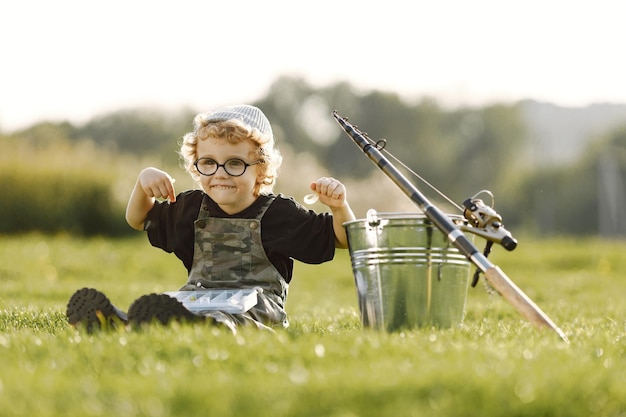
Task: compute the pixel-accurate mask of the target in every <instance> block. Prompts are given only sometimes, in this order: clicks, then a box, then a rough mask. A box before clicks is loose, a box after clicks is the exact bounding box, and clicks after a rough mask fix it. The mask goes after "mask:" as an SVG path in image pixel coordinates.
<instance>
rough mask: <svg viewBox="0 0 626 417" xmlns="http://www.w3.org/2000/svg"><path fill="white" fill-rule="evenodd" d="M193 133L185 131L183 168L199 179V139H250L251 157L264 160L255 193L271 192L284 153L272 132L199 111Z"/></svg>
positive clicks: (182, 154)
mask: <svg viewBox="0 0 626 417" xmlns="http://www.w3.org/2000/svg"><path fill="white" fill-rule="evenodd" d="M193 124H194V130H193V132H189V133H186V134H185V135H184V136H183V138H182V142H181V146H180V156H181V157H182V163H183V168H185V170H186V171H187V172H189V174H190V175H191V177H192V178H193V179H194V181H196V183H199V182H200V173H199V172H198V170H197V169H196V167H195V165H194V162H195V161H196V160H197V158H198V154H197V145H198V141H199V140H207V139H209V138H212V139H224V140H227V141H229V142H231V143H239V142H243V141H249V142H250V143H251V144H252V145H253V148H254V150H253V151H252V152H251V153H250V158H251V159H261V160H262V161H263V162H261V163H260V164H259V165H258V167H259V168H258V177H257V181H256V185H255V187H254V195H255V196H258V195H260V194H270V193H271V192H272V191H273V189H274V185H275V183H276V178H277V177H278V169H279V168H280V165H281V163H282V155H281V154H280V151H279V150H278V149H277V148H276V147H275V146H274V137H273V135H272V134H271V132H270V133H269V134H268V133H266V134H262V133H261V132H260V131H259V130H258V129H256V128H253V127H251V126H249V125H247V124H245V123H243V122H242V121H240V120H238V119H230V120H225V121H213V120H211V119H210V114H206V113H201V114H198V115H197V116H196V117H195V118H194V121H193Z"/></svg>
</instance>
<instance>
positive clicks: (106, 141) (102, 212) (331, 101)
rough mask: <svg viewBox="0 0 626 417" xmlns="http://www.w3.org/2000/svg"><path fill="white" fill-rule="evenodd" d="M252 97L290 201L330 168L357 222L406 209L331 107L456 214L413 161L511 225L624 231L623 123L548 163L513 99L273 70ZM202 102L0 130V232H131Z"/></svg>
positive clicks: (453, 193)
mask: <svg viewBox="0 0 626 417" xmlns="http://www.w3.org/2000/svg"><path fill="white" fill-rule="evenodd" d="M251 104H255V105H257V106H259V107H260V108H261V109H263V111H264V112H265V113H266V115H267V116H268V118H269V119H270V120H271V122H272V126H273V128H274V133H275V136H276V140H277V143H278V146H279V147H280V149H281V151H282V152H283V154H284V155H285V162H284V164H283V168H282V172H281V177H280V178H279V184H278V187H277V191H278V192H283V193H285V194H289V195H294V196H295V197H296V198H299V197H301V195H303V194H305V193H306V192H307V191H306V185H307V184H308V181H309V180H312V179H314V177H311V178H309V177H306V178H304V179H303V178H302V177H303V175H310V176H315V175H332V176H336V177H337V178H340V179H341V180H342V181H344V182H345V183H346V184H347V185H348V186H349V190H348V192H349V199H350V201H351V204H352V205H353V208H354V209H355V212H356V214H357V217H364V215H365V211H366V210H367V209H368V208H375V209H377V210H379V211H416V210H417V209H416V208H415V207H414V206H413V205H412V203H411V202H410V201H409V200H408V198H407V197H405V196H404V195H401V193H399V191H398V190H397V189H396V187H395V185H393V183H391V181H390V180H389V179H388V178H386V176H385V174H384V173H382V171H380V170H379V169H378V168H377V167H376V166H375V165H374V164H373V163H372V162H371V161H370V160H369V158H367V157H366V156H365V154H363V152H362V151H361V150H360V149H359V148H357V147H356V145H355V144H354V143H353V142H352V140H350V139H349V138H348V136H347V135H345V133H344V132H343V131H342V130H341V128H340V127H339V125H338V124H337V123H336V122H335V120H334V119H333V117H332V115H331V114H332V111H333V110H337V111H338V113H339V114H340V115H342V116H344V117H347V118H348V119H349V120H350V122H351V123H353V124H355V125H357V126H358V127H359V128H360V129H361V130H362V131H364V132H367V134H368V135H369V137H370V138H372V139H373V140H379V139H383V138H384V139H386V146H385V151H386V152H387V153H388V154H389V156H390V157H391V158H393V157H395V158H397V159H398V160H399V161H400V162H401V163H402V164H404V165H406V167H408V168H409V170H405V169H404V168H402V169H403V170H404V171H406V175H407V177H409V178H410V179H412V180H414V182H415V184H416V185H417V186H418V188H419V189H420V190H421V191H422V192H423V193H424V194H425V195H426V196H427V197H428V198H429V199H431V200H432V201H433V202H434V203H436V204H439V205H441V206H442V207H443V208H444V209H445V210H446V211H449V212H452V213H454V212H457V211H456V210H457V209H456V208H455V207H454V205H453V204H451V203H449V202H448V201H446V200H445V199H443V198H442V197H441V196H440V195H439V194H437V192H436V191H434V190H432V189H431V188H430V187H428V186H427V185H426V184H424V183H423V182H421V180H420V179H418V178H416V177H414V176H413V174H412V173H411V172H410V170H412V171H414V172H415V173H417V174H419V175H420V176H421V177H422V178H424V179H425V180H427V181H428V182H429V183H431V184H433V186H434V187H436V188H437V189H439V190H440V191H441V192H442V193H443V194H445V195H447V196H448V197H449V198H450V199H451V200H452V201H453V202H455V203H456V204H457V205H461V203H462V201H463V200H464V199H466V198H468V197H471V196H473V195H474V194H476V193H477V192H479V191H480V190H483V189H488V190H491V191H492V192H493V194H494V195H495V198H496V201H495V203H496V204H495V209H496V211H498V212H499V213H500V214H501V215H502V217H503V219H504V223H505V225H506V226H507V228H508V229H509V230H511V231H513V232H514V234H515V232H516V231H518V232H519V231H521V230H523V231H524V232H525V233H533V234H539V235H548V234H573V235H583V234H584V235H592V234H602V235H605V236H626V224H625V222H624V219H623V216H622V213H623V210H624V205H625V204H626V201H625V200H626V197H624V179H625V178H626V126H625V127H623V128H621V129H617V130H615V131H613V132H608V133H606V134H604V135H603V136H599V137H597V138H594V139H593V140H590V142H589V143H590V145H589V147H588V149H587V150H586V152H584V154H583V155H584V156H583V157H581V158H580V159H579V160H577V161H575V162H574V163H567V164H562V165H556V166H546V165H545V164H538V163H537V161H536V160H535V158H534V157H533V155H535V154H536V153H537V152H538V150H537V149H533V142H532V140H531V139H530V138H529V135H528V132H527V127H526V126H525V123H524V122H523V119H522V117H521V115H520V113H521V112H520V108H519V104H511V105H505V104H494V105H490V106H486V107H480V108H472V107H466V108H458V109H453V110H449V109H444V108H442V107H441V106H439V104H438V103H437V101H436V100H433V99H429V98H425V99H423V100H421V101H420V102H417V103H407V102H406V101H404V100H402V99H401V98H400V97H399V96H398V95H397V94H392V93H387V92H382V91H370V92H365V93H362V92H358V91H356V90H355V89H354V88H353V87H352V86H351V85H350V84H348V83H345V82H342V83H337V84H334V85H330V86H327V87H325V88H314V87H312V86H311V85H310V84H308V83H307V82H306V81H305V80H303V79H300V78H292V77H281V78H279V79H277V80H276V81H275V82H274V83H273V84H272V85H271V87H270V89H269V90H268V93H267V95H266V96H265V97H262V98H261V99H259V100H258V101H257V102H255V103H251ZM205 110H210V109H199V110H195V109H193V110H192V109H183V110H181V111H179V112H176V113H171V112H170V113H166V112H163V111H158V110H149V109H137V110H121V111H118V112H113V113H110V114H104V115H101V116H98V117H95V118H93V119H92V120H90V121H88V122H87V123H85V124H84V125H81V126H75V125H72V124H70V123H68V122H62V123H47V122H45V123H39V124H37V125H34V126H32V127H30V128H28V129H25V130H22V131H19V132H14V133H12V134H10V135H4V134H3V135H1V136H0V140H1V142H0V143H2V155H0V163H1V164H2V165H1V166H0V181H2V184H3V190H4V192H3V194H4V196H3V197H4V198H3V202H2V206H0V232H4V233H12V232H23V231H28V230H42V231H46V232H59V231H69V232H71V233H77V234H88V235H89V234H109V235H120V234H125V233H129V232H130V228H128V227H127V226H126V225H125V223H124V218H123V217H124V216H123V211H124V206H125V203H126V198H127V196H128V193H129V192H130V189H132V186H133V185H134V180H135V178H136V175H137V174H138V172H139V170H140V169H141V168H142V167H144V166H147V165H155V166H161V167H164V168H166V169H172V170H175V169H179V166H178V164H179V161H178V154H177V150H178V141H179V140H180V138H181V137H182V136H183V134H184V133H186V132H188V131H190V130H191V129H192V127H193V126H192V121H193V117H194V116H195V114H196V113H197V112H198V111H205ZM396 164H397V166H398V167H400V163H399V162H397V163H396ZM296 172H297V173H298V175H293V174H294V173H296ZM179 173H180V171H179ZM301 174H302V175H301ZM180 177H181V178H182V175H180ZM302 181H304V184H302ZM179 184H181V183H180V182H178V181H177V186H179ZM181 185H183V186H193V184H191V183H185V182H183V183H182V184H181ZM181 190H182V189H179V190H178V191H181ZM486 203H491V202H490V201H486ZM316 208H319V209H323V207H316ZM457 213H458V212H457Z"/></svg>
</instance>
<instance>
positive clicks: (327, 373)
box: [0, 234, 626, 417]
mask: <svg viewBox="0 0 626 417" xmlns="http://www.w3.org/2000/svg"><path fill="white" fill-rule="evenodd" d="M624 253H626V242H624V241H610V240H598V239H592V238H587V239H571V238H567V239H565V238H551V239H533V238H526V239H520V245H519V247H518V248H517V249H516V250H515V251H513V252H506V251H504V250H503V249H501V248H494V251H493V253H492V255H491V258H492V259H493V261H494V263H496V264H497V265H499V266H500V267H501V268H502V269H503V270H504V271H505V272H506V273H507V275H508V276H509V277H510V278H511V279H512V280H514V281H515V282H516V284H517V285H518V286H519V287H520V288H522V289H523V290H524V291H525V292H526V293H527V294H528V295H529V296H530V297H531V298H532V299H533V300H534V301H535V302H536V303H537V304H538V305H539V306H540V307H541V308H542V309H543V310H544V311H545V312H546V313H547V314H548V315H549V316H550V317H551V318H552V319H553V320H554V321H555V322H556V323H557V324H558V325H559V326H560V327H561V328H562V329H563V331H564V332H565V334H566V335H567V336H568V338H569V339H570V342H571V343H570V344H566V343H564V342H563V341H561V340H560V339H559V338H558V336H556V334H554V333H551V332H547V331H539V330H537V329H535V328H534V327H533V326H532V325H530V324H529V323H528V322H526V321H525V320H524V319H523V318H522V317H521V316H520V315H519V314H518V313H517V312H516V311H515V310H514V309H513V308H512V307H511V306H510V305H509V304H508V303H507V302H506V301H504V300H503V299H502V298H501V297H500V296H498V295H497V294H494V293H493V292H491V291H489V289H488V288H486V287H485V286H484V280H482V279H481V281H480V283H479V285H478V286H477V287H476V288H470V289H469V293H468V299H467V305H466V316H465V319H464V323H463V325H462V326H460V327H457V328H452V329H433V328H421V329H415V330H411V331H404V332H397V333H378V332H374V331H371V330H368V329H363V328H362V327H361V325H360V320H359V312H358V303H357V299H356V291H355V288H354V282H353V278H352V272H351V269H350V259H349V256H348V254H347V252H345V251H342V252H339V253H338V254H337V257H336V259H335V260H334V261H332V262H329V263H327V264H323V265H315V266H314V265H303V264H297V265H296V274H295V275H296V277H295V279H294V281H293V283H292V285H291V288H290V296H289V300H288V306H287V307H288V312H289V314H290V321H291V326H290V328H289V329H286V330H279V331H277V332H276V333H270V332H263V331H256V330H252V329H242V330H241V331H240V332H239V333H238V334H237V335H232V334H230V333H228V332H227V331H225V330H223V329H220V328H210V327H207V326H206V325H202V324H195V325H183V326H179V325H172V326H169V327H160V326H153V327H150V328H148V329H145V330H142V331H127V330H119V331H112V332H101V333H97V334H93V335H89V334H86V333H84V332H81V331H77V330H74V329H72V328H70V327H69V326H68V325H67V323H66V321H65V316H64V311H65V304H66V302H67V300H68V298H69V297H70V295H71V294H72V293H73V292H74V291H75V290H76V289H78V288H80V287H83V286H93V287H96V288H99V289H101V290H102V291H104V292H105V293H106V294H107V295H109V297H110V298H111V300H112V301H113V302H114V303H116V304H117V305H118V306H119V307H122V308H127V306H128V305H129V304H130V303H131V302H132V301H133V300H134V299H135V298H136V297H138V296H140V295H142V294H145V293H149V292H161V291H170V290H173V289H176V288H178V287H179V286H180V285H181V283H183V282H184V280H185V271H184V269H183V267H182V265H181V264H180V263H179V261H178V260H177V259H176V258H175V257H174V256H173V255H169V254H166V253H165V252H162V251H160V250H157V249H154V248H152V247H150V246H149V244H148V242H147V240H146V239H145V237H144V236H138V237H137V238H125V239H106V238H89V239H85V238H75V237H71V236H65V235H62V236H55V237H50V236H43V235H38V234H32V235H25V236H0V358H2V359H1V360H2V367H1V369H0V415H1V416H39V417H44V416H59V415H71V416H170V415H172V416H183V415H185V416H226V415H228V416H273V417H278V416H327V417H352V416H377V417H379V416H392V415H393V416H426V415H427V416H526V415H527V416H626V303H625V302H624V297H625V294H626V258H625V257H624Z"/></svg>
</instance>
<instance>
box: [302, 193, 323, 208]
mask: <svg viewBox="0 0 626 417" xmlns="http://www.w3.org/2000/svg"><path fill="white" fill-rule="evenodd" d="M319 199H320V196H319V194H316V193H313V194H307V195H305V196H304V203H305V204H309V205H310V204H315V203H317V200H319Z"/></svg>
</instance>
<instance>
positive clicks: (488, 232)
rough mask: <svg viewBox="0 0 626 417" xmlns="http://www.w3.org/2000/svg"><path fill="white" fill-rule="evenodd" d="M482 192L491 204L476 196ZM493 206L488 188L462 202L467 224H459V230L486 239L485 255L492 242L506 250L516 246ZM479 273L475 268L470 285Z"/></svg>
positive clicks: (475, 280)
mask: <svg viewBox="0 0 626 417" xmlns="http://www.w3.org/2000/svg"><path fill="white" fill-rule="evenodd" d="M483 193H485V194H488V195H489V196H490V197H491V206H488V205H486V204H485V203H484V202H483V200H481V199H480V198H478V196H479V195H480V194H483ZM493 206H494V198H493V194H492V193H491V191H488V190H482V191H479V192H478V193H476V194H475V195H474V196H473V197H471V198H468V199H467V200H465V201H464V202H463V207H464V210H463V216H464V217H465V219H466V220H467V223H468V224H467V225H463V226H461V230H463V231H465V232H468V233H473V234H475V235H477V236H480V237H482V238H484V239H485V240H486V241H487V244H486V246H485V250H484V252H483V254H484V255H485V257H487V256H489V253H491V247H492V246H493V244H494V243H499V244H500V245H502V247H504V248H505V249H506V250H508V251H512V250H513V249H515V248H516V247H517V240H516V239H515V238H514V237H513V235H511V232H509V231H508V230H506V229H505V228H504V226H503V225H502V217H501V216H500V215H499V214H498V213H497V212H496V211H495V210H494V209H493ZM479 274H480V270H478V269H477V270H476V273H475V274H474V278H473V280H472V287H475V286H476V284H477V283H478V277H479Z"/></svg>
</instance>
